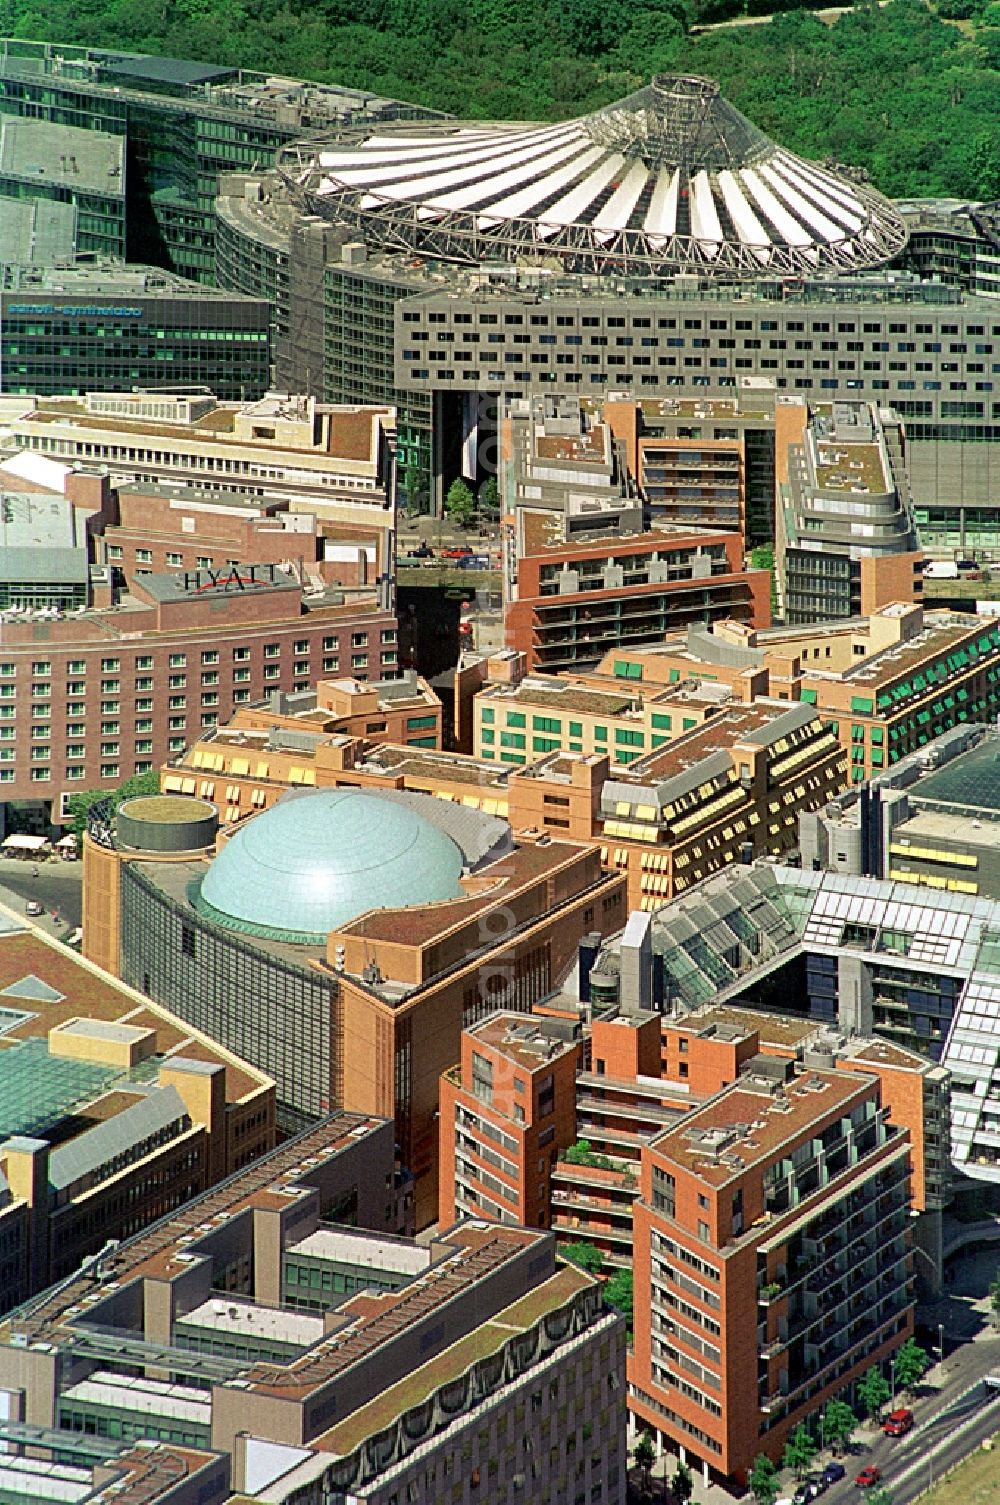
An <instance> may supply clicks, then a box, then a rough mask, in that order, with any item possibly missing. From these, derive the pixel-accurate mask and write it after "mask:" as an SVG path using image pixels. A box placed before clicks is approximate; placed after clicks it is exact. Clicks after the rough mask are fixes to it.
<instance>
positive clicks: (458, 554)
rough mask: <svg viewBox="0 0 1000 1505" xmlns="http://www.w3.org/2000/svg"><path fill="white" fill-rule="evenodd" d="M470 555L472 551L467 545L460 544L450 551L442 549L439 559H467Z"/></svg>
mask: <svg viewBox="0 0 1000 1505" xmlns="http://www.w3.org/2000/svg"><path fill="white" fill-rule="evenodd" d="M471 553H472V550H471V548H470V547H469V545H468V544H466V543H461V544H455V546H454V548H451V549H442V550H441V558H442V559H468V557H469V555H470V554H471Z"/></svg>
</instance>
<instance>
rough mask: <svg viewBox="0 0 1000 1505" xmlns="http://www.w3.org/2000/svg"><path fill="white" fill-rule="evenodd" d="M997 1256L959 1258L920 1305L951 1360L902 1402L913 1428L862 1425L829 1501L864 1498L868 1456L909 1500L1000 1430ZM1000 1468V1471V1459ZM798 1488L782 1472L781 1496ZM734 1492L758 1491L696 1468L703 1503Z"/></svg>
mask: <svg viewBox="0 0 1000 1505" xmlns="http://www.w3.org/2000/svg"><path fill="white" fill-rule="evenodd" d="M998 1264H1000V1250H993V1251H991V1252H990V1251H988V1252H984V1253H977V1254H972V1255H967V1256H965V1257H964V1258H961V1259H956V1260H955V1261H954V1262H953V1263H952V1265H951V1267H950V1271H949V1274H950V1277H951V1278H950V1280H949V1284H948V1286H947V1289H946V1292H945V1294H944V1295H943V1297H942V1298H941V1300H940V1301H939V1302H937V1303H935V1304H934V1305H929V1306H928V1307H927V1308H926V1309H922V1310H921V1313H920V1316H921V1319H922V1321H923V1322H924V1323H925V1324H926V1325H927V1326H928V1327H930V1328H931V1329H932V1330H934V1331H936V1330H937V1326H938V1323H943V1325H944V1338H945V1359H944V1364H943V1365H942V1364H940V1363H936V1364H934V1365H933V1366H932V1368H931V1369H930V1370H928V1372H927V1375H926V1376H925V1379H924V1383H923V1384H922V1385H921V1387H920V1390H919V1392H918V1394H917V1396H916V1398H911V1397H909V1396H907V1397H905V1398H903V1399H902V1400H900V1401H899V1402H898V1404H902V1405H907V1406H909V1407H910V1409H911V1410H912V1411H913V1414H914V1418H915V1426H914V1429H913V1431H912V1432H911V1433H910V1434H909V1436H908V1437H905V1438H902V1439H898V1440H896V1439H892V1438H889V1437H885V1436H883V1435H882V1433H881V1432H880V1431H876V1430H875V1429H874V1428H873V1427H871V1426H868V1425H866V1426H863V1427H859V1429H858V1431H857V1432H856V1433H855V1438H854V1442H853V1444H852V1449H851V1452H850V1454H849V1455H841V1462H842V1463H843V1464H844V1466H845V1468H846V1470H847V1475H846V1477H845V1479H844V1480H843V1482H842V1483H840V1484H837V1485H834V1486H833V1487H832V1488H831V1489H829V1490H827V1491H826V1492H825V1493H824V1494H823V1496H822V1499H823V1500H824V1501H828V1502H829V1505H848V1502H852V1505H863V1502H864V1491H862V1490H859V1489H858V1488H856V1486H855V1484H854V1476H855V1475H856V1474H857V1473H858V1471H859V1470H860V1469H861V1468H863V1467H864V1466H865V1464H869V1463H873V1464H875V1465H876V1466H877V1467H878V1468H880V1469H881V1470H882V1475H883V1477H882V1481H881V1482H882V1483H883V1484H884V1486H885V1488H886V1489H887V1490H888V1491H889V1494H890V1495H891V1496H892V1501H893V1505H909V1502H910V1501H913V1500H916V1499H917V1498H918V1497H919V1496H920V1495H921V1494H922V1493H923V1492H924V1491H925V1490H926V1489H927V1488H928V1487H929V1485H930V1484H932V1483H934V1482H935V1481H936V1480H938V1479H940V1478H942V1477H943V1475H944V1474H946V1473H947V1472H948V1470H949V1469H950V1468H953V1467H954V1466H955V1464H956V1463H959V1462H961V1460H962V1459H963V1458H965V1457H967V1456H968V1455H969V1453H971V1452H972V1451H973V1450H974V1449H975V1448H977V1447H978V1446H979V1445H980V1443H981V1442H982V1441H983V1439H984V1438H987V1437H992V1436H993V1435H995V1434H996V1433H998V1432H1000V1392H996V1391H992V1390H988V1389H987V1387H986V1385H985V1384H984V1383H983V1376H984V1375H986V1374H989V1373H991V1372H997V1371H1000V1329H998V1328H996V1327H995V1326H994V1325H993V1323H992V1322H991V1318H990V1310H989V1298H988V1296H987V1295H986V1291H987V1289H988V1286H989V1283H990V1281H991V1280H992V1279H993V1277H994V1275H995V1274H996V1271H997V1266H998ZM886 1409H887V1410H889V1409H890V1406H887V1407H886ZM832 1456H833V1454H832V1453H831V1452H830V1451H829V1450H826V1451H825V1452H823V1453H822V1454H820V1455H819V1456H818V1457H817V1459H816V1461H815V1463H814V1464H813V1467H812V1470H811V1471H815V1472H819V1470H820V1469H821V1468H822V1467H823V1465H824V1464H825V1463H827V1462H828V1461H829V1460H830V1458H832ZM676 1466H677V1460H676V1458H675V1457H673V1456H667V1457H665V1458H660V1459H658V1460H657V1462H656V1464H655V1466H654V1468H653V1473H654V1475H655V1476H656V1477H658V1478H663V1477H664V1476H665V1477H666V1478H668V1479H669V1478H670V1477H671V1476H672V1474H673V1472H674V1470H675V1468H676ZM997 1472H998V1476H1000V1463H998V1468H997ZM794 1490H795V1480H794V1478H793V1477H792V1476H791V1475H790V1474H787V1473H786V1474H784V1475H782V1478H781V1483H780V1486H779V1498H781V1499H785V1498H790V1497H791V1495H792V1494H793V1493H794ZM734 1498H741V1499H744V1500H747V1501H749V1500H750V1498H751V1497H750V1496H749V1495H748V1494H742V1495H739V1496H734V1495H732V1494H729V1493H727V1491H726V1490H724V1489H722V1488H720V1487H719V1486H718V1485H709V1486H706V1485H705V1484H704V1483H703V1482H702V1480H701V1478H700V1475H699V1474H698V1473H697V1471H695V1473H694V1495H693V1499H694V1501H695V1502H696V1505H731V1502H732V1501H733V1499H734Z"/></svg>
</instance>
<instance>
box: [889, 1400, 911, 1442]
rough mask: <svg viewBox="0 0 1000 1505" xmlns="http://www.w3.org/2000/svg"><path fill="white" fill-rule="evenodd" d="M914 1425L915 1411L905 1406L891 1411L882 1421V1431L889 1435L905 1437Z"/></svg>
mask: <svg viewBox="0 0 1000 1505" xmlns="http://www.w3.org/2000/svg"><path fill="white" fill-rule="evenodd" d="M912 1427H913V1412H912V1411H908V1410H907V1409H906V1407H905V1406H903V1407H901V1408H900V1410H898V1411H890V1412H889V1415H888V1416H887V1417H886V1419H885V1421H884V1422H883V1423H882V1431H883V1432H884V1433H885V1435H886V1436H887V1437H905V1436H906V1434H907V1432H909V1431H910V1430H911V1429H912Z"/></svg>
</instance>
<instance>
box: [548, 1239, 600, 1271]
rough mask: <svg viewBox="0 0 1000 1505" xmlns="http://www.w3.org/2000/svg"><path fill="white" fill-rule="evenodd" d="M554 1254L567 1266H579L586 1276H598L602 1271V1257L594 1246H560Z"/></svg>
mask: <svg viewBox="0 0 1000 1505" xmlns="http://www.w3.org/2000/svg"><path fill="white" fill-rule="evenodd" d="M556 1252H557V1253H558V1254H559V1256H560V1257H561V1258H562V1259H564V1260H565V1261H566V1262H567V1264H570V1265H579V1267H580V1269H581V1270H586V1272H587V1274H588V1275H600V1273H601V1271H602V1270H603V1269H604V1255H603V1254H602V1253H601V1251H600V1249H598V1247H597V1245H596V1244H587V1243H579V1244H575V1243H574V1244H560V1245H559V1246H558V1248H557V1251H556Z"/></svg>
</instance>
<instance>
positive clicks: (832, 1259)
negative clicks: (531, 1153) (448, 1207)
mask: <svg viewBox="0 0 1000 1505" xmlns="http://www.w3.org/2000/svg"><path fill="white" fill-rule="evenodd" d="M887 1119H888V1115H887V1112H886V1109H885V1108H884V1107H883V1106H882V1105H881V1104H880V1097H879V1084H878V1082H877V1081H875V1080H874V1079H872V1078H866V1077H860V1078H859V1077H858V1076H856V1075H854V1074H853V1073H852V1074H848V1073H842V1072H833V1071H820V1070H812V1069H800V1070H796V1068H795V1067H794V1066H793V1064H792V1063H791V1062H788V1063H783V1062H780V1061H776V1060H774V1059H768V1058H765V1057H759V1058H755V1059H754V1060H753V1061H751V1062H750V1063H749V1065H748V1067H747V1069H746V1070H745V1072H744V1074H743V1075H742V1076H741V1077H740V1079H739V1081H738V1082H737V1083H734V1084H733V1085H731V1086H729V1087H726V1088H724V1089H723V1090H722V1092H720V1093H719V1094H717V1095H716V1096H715V1097H713V1098H710V1099H709V1100H708V1101H707V1102H705V1103H704V1104H703V1105H702V1106H701V1107H698V1108H696V1109H694V1110H693V1111H692V1112H691V1113H689V1114H688V1115H686V1116H685V1117H684V1118H683V1119H682V1120H681V1121H680V1122H679V1123H678V1124H676V1125H675V1126H672V1127H670V1128H667V1129H665V1130H664V1131H663V1132H662V1133H661V1134H660V1135H658V1136H657V1137H656V1138H655V1139H654V1140H653V1141H652V1143H651V1144H650V1145H649V1146H648V1148H647V1149H646V1150H645V1151H644V1153H643V1158H642V1167H641V1191H640V1196H639V1198H638V1200H637V1202H636V1204H635V1208H634V1220H635V1285H636V1289H637V1291H640V1292H642V1293H644V1299H641V1300H639V1301H637V1302H636V1309H635V1348H634V1353H633V1355H632V1358H631V1362H630V1366H629V1404H630V1407H631V1410H632V1413H633V1416H634V1417H635V1418H636V1419H637V1420H638V1421H639V1422H641V1423H643V1424H645V1425H647V1426H648V1427H650V1428H651V1429H652V1430H653V1431H654V1432H655V1433H657V1434H658V1435H659V1436H660V1437H661V1438H662V1439H663V1440H664V1441H665V1442H668V1443H669V1444H670V1445H671V1446H672V1447H674V1448H680V1449H683V1450H684V1452H685V1453H686V1455H687V1456H688V1458H690V1459H691V1460H692V1461H697V1462H698V1463H699V1464H701V1466H702V1468H703V1470H704V1472H705V1476H706V1478H708V1477H711V1476H713V1475H714V1476H722V1477H733V1476H735V1477H736V1478H738V1479H745V1478H746V1475H747V1472H748V1470H749V1468H750V1466H751V1464H752V1462H753V1459H754V1458H755V1457H756V1456H757V1454H758V1453H760V1452H765V1453H767V1454H768V1455H769V1456H770V1457H772V1458H773V1459H775V1460H776V1461H777V1460H779V1459H780V1457H781V1453H782V1449H783V1447H784V1444H785V1441H786V1440H787V1438H788V1436H789V1434H790V1433H791V1431H792V1430H793V1429H794V1427H795V1426H796V1425H797V1424H798V1423H799V1422H800V1421H805V1420H806V1419H807V1418H808V1417H810V1416H812V1415H814V1414H815V1413H816V1412H817V1411H818V1410H820V1409H821V1408H822V1406H823V1405H824V1404H825V1402H826V1401H827V1400H828V1399H829V1398H831V1397H832V1396H834V1395H837V1394H839V1393H841V1392H843V1391H844V1390H845V1389H847V1388H848V1387H849V1386H850V1385H851V1383H852V1382H853V1381H855V1380H857V1379H859V1378H860V1377H861V1375H862V1374H863V1373H864V1372H865V1371H866V1370H867V1369H869V1368H870V1367H871V1366H872V1365H873V1364H877V1363H878V1362H879V1361H880V1360H883V1359H886V1358H888V1357H889V1356H890V1355H891V1353H892V1352H893V1351H894V1350H895V1349H896V1348H897V1347H898V1346H899V1345H900V1344H901V1343H902V1342H903V1341H904V1340H905V1339H906V1338H907V1337H908V1336H909V1335H910V1334H911V1332H912V1330H913V1295H912V1274H911V1268H910V1262H911V1256H910V1234H909V1226H908V1225H909V1217H910V1194H909V1182H910V1148H909V1143H908V1135H907V1133H906V1131H905V1130H902V1129H898V1128H895V1127H893V1126H892V1125H891V1124H890V1123H889V1122H888V1121H887ZM647 1292H648V1293H649V1296H648V1299H647V1298H646V1297H645V1293H647Z"/></svg>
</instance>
